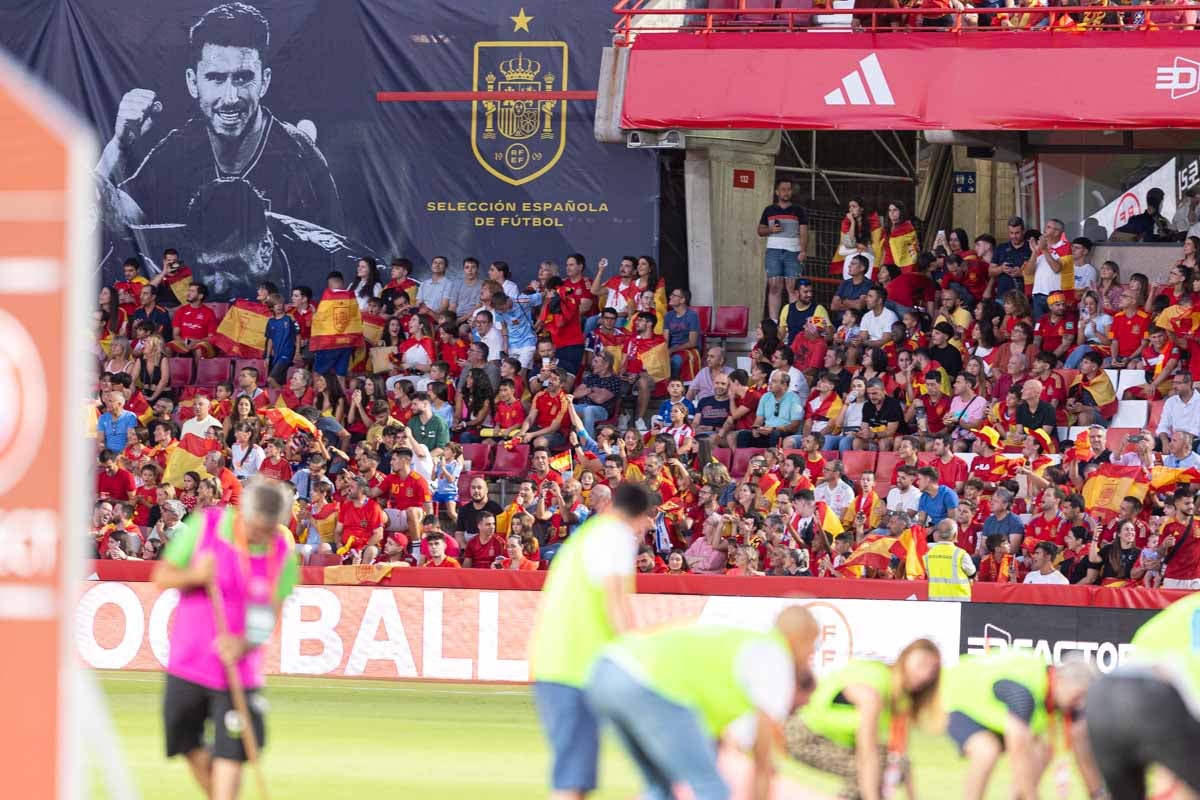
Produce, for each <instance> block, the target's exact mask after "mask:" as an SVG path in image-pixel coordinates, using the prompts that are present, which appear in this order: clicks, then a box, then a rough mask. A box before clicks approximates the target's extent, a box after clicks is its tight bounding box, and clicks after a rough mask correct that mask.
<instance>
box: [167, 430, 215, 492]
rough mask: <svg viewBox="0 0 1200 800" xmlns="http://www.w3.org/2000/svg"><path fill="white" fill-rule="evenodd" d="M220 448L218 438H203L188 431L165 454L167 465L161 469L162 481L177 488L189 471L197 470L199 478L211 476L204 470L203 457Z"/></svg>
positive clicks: (181, 484)
mask: <svg viewBox="0 0 1200 800" xmlns="http://www.w3.org/2000/svg"><path fill="white" fill-rule="evenodd" d="M220 449H221V443H220V442H219V441H218V440H216V439H205V438H202V437H200V436H197V435H196V434H194V433H189V434H188V435H187V436H184V437H183V438H182V439H180V440H179V444H178V445H176V446H175V448H174V449H172V450H171V451H170V452H169V453H168V454H167V467H166V469H165V470H163V483H169V484H171V485H172V486H174V487H176V488H179V487H181V486H183V476H184V475H186V474H187V473H189V472H198V473H200V477H201V478H210V477H212V476H211V475H209V474H208V473H207V472H205V471H204V457H205V456H206V455H208V454H209V453H211V452H213V451H215V450H220Z"/></svg>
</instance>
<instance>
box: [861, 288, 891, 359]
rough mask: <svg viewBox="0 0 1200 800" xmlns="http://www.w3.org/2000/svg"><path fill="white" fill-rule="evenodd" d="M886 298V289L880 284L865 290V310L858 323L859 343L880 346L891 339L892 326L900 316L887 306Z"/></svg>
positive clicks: (867, 345) (866, 345)
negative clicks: (859, 328) (859, 326)
mask: <svg viewBox="0 0 1200 800" xmlns="http://www.w3.org/2000/svg"><path fill="white" fill-rule="evenodd" d="M887 299H888V293H887V290H886V289H884V288H883V287H882V286H872V287H871V288H870V289H868V290H867V310H866V312H865V313H864V314H863V318H862V321H861V323H860V325H861V327H862V333H860V334H859V344H860V345H862V346H864V347H882V346H883V345H885V344H887V343H888V342H890V341H891V340H892V326H893V325H895V324H896V323H897V322H899V321H900V318H899V317H897V316H896V312H894V311H892V310H891V309H890V308H888V307H887V305H886V304H887Z"/></svg>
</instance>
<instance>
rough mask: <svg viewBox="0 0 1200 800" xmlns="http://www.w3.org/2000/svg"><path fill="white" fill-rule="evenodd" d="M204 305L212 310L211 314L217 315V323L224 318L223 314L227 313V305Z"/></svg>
mask: <svg viewBox="0 0 1200 800" xmlns="http://www.w3.org/2000/svg"><path fill="white" fill-rule="evenodd" d="M204 305H206V306H208V307H209V308H211V309H212V312H213V313H214V314H216V315H217V322H220V321H221V320H222V319H224V318H225V312H227V311H229V303H205V304H204Z"/></svg>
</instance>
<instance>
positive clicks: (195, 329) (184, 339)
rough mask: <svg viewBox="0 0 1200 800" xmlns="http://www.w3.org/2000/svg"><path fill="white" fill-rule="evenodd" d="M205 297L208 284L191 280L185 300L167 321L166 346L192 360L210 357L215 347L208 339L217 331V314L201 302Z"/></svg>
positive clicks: (215, 352) (213, 353) (215, 351)
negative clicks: (168, 329)
mask: <svg viewBox="0 0 1200 800" xmlns="http://www.w3.org/2000/svg"><path fill="white" fill-rule="evenodd" d="M207 297H208V287H207V286H205V285H204V284H203V283H196V282H193V283H192V285H191V286H189V287H188V291H187V303H186V304H184V305H183V306H180V307H179V308H178V309H177V310H176V311H175V316H174V317H173V318H172V320H171V328H172V333H171V342H170V344H169V345H168V348H169V349H170V351H171V352H172V353H176V354H178V355H185V356H191V357H192V359H193V360H195V361H199V360H200V359H202V358H212V357H213V356H214V355H216V354H217V350H216V348H215V347H213V346H212V343H211V342H209V339H210V338H211V337H212V335H213V334H214V333H216V332H217V315H216V314H214V313H213V310H212V309H211V308H209V307H208V306H206V305H204V300H205V299H206V298H207Z"/></svg>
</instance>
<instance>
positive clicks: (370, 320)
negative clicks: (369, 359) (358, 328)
mask: <svg viewBox="0 0 1200 800" xmlns="http://www.w3.org/2000/svg"><path fill="white" fill-rule="evenodd" d="M362 327H363V338H364V339H366V340H367V344H371V345H376V344H379V342H380V340H381V339H383V331H384V330H385V329H386V328H387V317H384V316H381V315H379V314H363V315H362Z"/></svg>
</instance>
